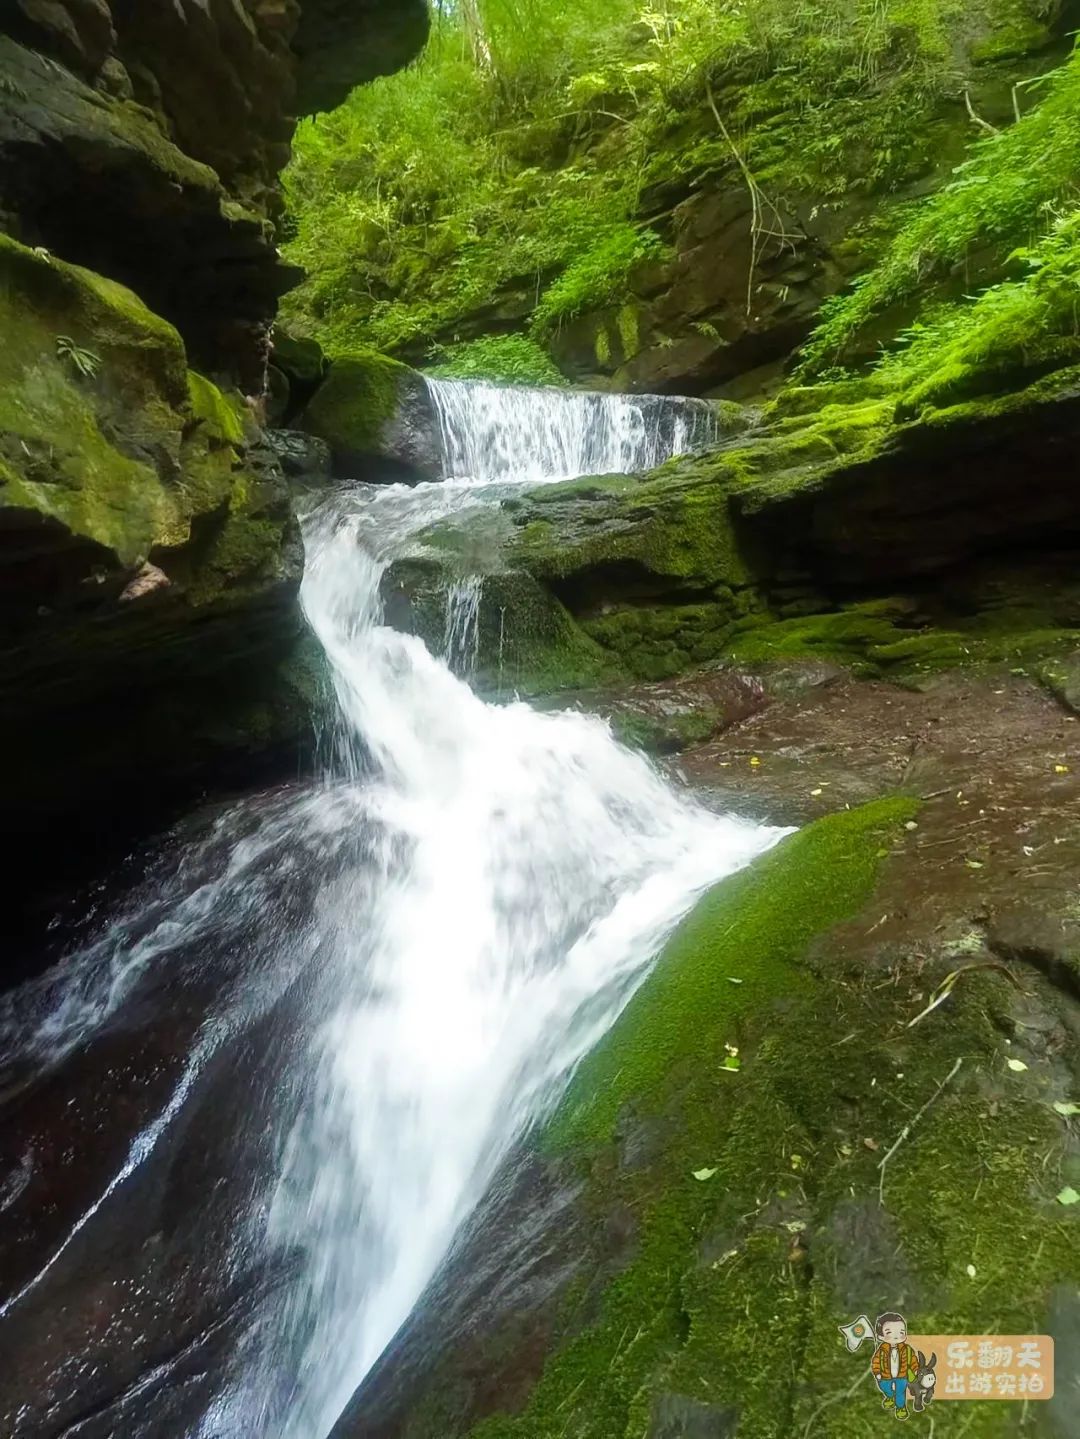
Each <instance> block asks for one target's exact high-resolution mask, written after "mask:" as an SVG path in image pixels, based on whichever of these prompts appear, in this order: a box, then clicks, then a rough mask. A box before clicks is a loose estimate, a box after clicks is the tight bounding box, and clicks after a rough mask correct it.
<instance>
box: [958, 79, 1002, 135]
mask: <svg viewBox="0 0 1080 1439" xmlns="http://www.w3.org/2000/svg"><path fill="white" fill-rule="evenodd" d="M964 109H965V110H966V111H967V112H968V116H969V117H970V119H971V120H972V121H974V123H975V124H976V125H978V127H979V129H980V130H985V131H986V132H987V134H988V135H996V134H997V133H998V128H997V126H996V125H991V123H990V121H989V120H984V119H983V117H982V116H981V115H977V114H976V113H975V106H974V105H973V104H972V103H971V92H970V91H968V90H965V91H964Z"/></svg>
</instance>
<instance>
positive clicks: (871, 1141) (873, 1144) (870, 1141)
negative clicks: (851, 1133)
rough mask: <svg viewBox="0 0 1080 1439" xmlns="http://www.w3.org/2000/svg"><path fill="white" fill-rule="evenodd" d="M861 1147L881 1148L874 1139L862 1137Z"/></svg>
mask: <svg viewBox="0 0 1080 1439" xmlns="http://www.w3.org/2000/svg"><path fill="white" fill-rule="evenodd" d="M863 1147H864V1148H866V1149H874V1150H877V1149H880V1148H881V1145H880V1144H878V1142H877V1140H876V1139H864V1140H863Z"/></svg>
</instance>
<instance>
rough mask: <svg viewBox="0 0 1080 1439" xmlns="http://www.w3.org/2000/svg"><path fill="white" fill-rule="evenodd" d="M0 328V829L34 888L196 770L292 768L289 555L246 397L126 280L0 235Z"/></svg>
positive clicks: (298, 721)
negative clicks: (137, 783)
mask: <svg viewBox="0 0 1080 1439" xmlns="http://www.w3.org/2000/svg"><path fill="white" fill-rule="evenodd" d="M0 327H2V329H3V334H4V344H3V346H2V347H0V701H2V705H0V707H2V711H3V726H2V733H0V740H2V743H3V745H4V748H5V753H7V754H8V755H9V756H12V757H17V761H16V762H12V763H11V764H9V766H8V770H7V776H6V780H5V807H4V819H3V832H4V835H5V837H6V838H7V839H8V840H9V841H10V843H11V845H12V846H13V853H14V854H15V860H14V873H15V874H16V875H22V874H23V872H24V870H25V871H26V872H28V873H30V874H34V873H41V874H45V873H47V876H48V882H49V883H50V884H55V883H57V882H59V880H60V877H61V876H62V874H63V873H64V871H65V867H66V863H67V859H68V858H69V857H70V855H71V854H72V853H73V852H76V851H78V850H79V849H80V848H82V850H83V852H84V854H85V853H89V854H94V853H95V852H96V851H98V850H99V849H101V850H104V849H105V848H107V847H108V846H107V840H108V837H109V836H110V835H112V834H114V833H115V834H117V835H121V834H123V833H124V832H125V829H126V832H127V833H128V835H129V836H130V835H133V834H137V833H138V832H139V829H140V826H142V827H143V832H145V830H146V829H147V828H151V827H152V826H153V824H154V820H155V817H156V818H160V817H161V815H162V813H167V812H168V809H169V806H170V805H171V804H172V803H173V802H175V800H176V799H178V798H179V797H181V796H184V795H187V796H191V795H192V794H197V793H198V792H199V789H200V787H201V786H202V785H205V784H208V783H214V782H218V783H227V782H229V779H230V777H232V779H233V782H235V780H236V779H237V778H239V777H240V776H242V775H243V774H244V772H245V771H248V772H252V771H254V770H257V769H259V767H260V766H261V765H263V764H265V763H267V762H268V761H269V760H271V758H273V757H276V759H277V762H280V761H281V759H282V758H283V757H285V756H287V757H288V760H287V762H288V761H291V767H292V768H295V765H296V763H297V760H298V758H299V755H300V753H301V750H302V749H303V748H304V747H305V746H306V744H307V742H308V736H309V734H310V717H309V710H310V704H311V700H312V695H313V691H314V687H315V685H314V680H313V678H312V674H311V669H310V665H309V662H308V661H307V660H306V659H304V658H303V657H302V655H301V652H300V651H299V650H298V649H297V644H298V641H299V639H300V636H301V633H302V627H301V621H300V616H299V611H298V606H297V604H296V594H297V587H298V584H299V579H300V573H301V567H302V549H301V544H300V536H299V529H298V526H297V522H296V518H295V516H294V514H293V511H292V505H291V498H290V491H289V486H288V484H287V482H286V480H285V477H284V475H283V474H282V471H281V469H280V467H279V466H278V464H277V462H276V459H275V457H274V455H273V454H272V453H271V452H269V451H268V450H267V449H266V448H265V447H264V446H263V445H261V444H260V442H259V432H258V431H257V429H256V428H255V426H254V424H253V422H252V419H251V416H250V413H249V411H248V409H247V407H246V406H245V405H244V404H243V402H242V401H241V400H240V399H239V397H238V396H235V395H233V396H231V397H229V396H226V395H224V394H223V393H222V392H221V391H219V390H218V389H217V388H216V387H215V386H214V385H213V384H211V383H210V381H208V380H206V379H205V378H204V377H202V376H201V375H199V374H197V373H196V372H194V371H191V370H189V369H188V367H187V363H186V356H185V353H184V346H183V344H182V342H181V339H180V336H179V335H178V334H177V332H176V331H175V330H174V329H173V328H172V327H171V326H170V325H168V324H167V323H166V322H165V321H164V320H162V319H160V318H159V317H158V316H156V315H154V314H152V313H151V312H150V311H149V310H148V309H146V307H145V306H144V305H142V304H141V302H140V301H139V300H138V299H137V298H136V296H135V295H133V294H132V293H131V292H130V291H128V290H125V289H124V288H123V287H122V286H120V285H118V284H116V283H115V282H113V281H109V280H105V279H103V278H102V277H101V276H99V275H95V274H93V273H91V272H89V271H85V270H81V269H79V268H77V267H75V266H72V265H67V264H65V263H63V262H62V261H59V260H56V259H49V258H48V257H45V256H42V255H38V254H35V253H34V252H32V251H30V250H27V249H25V248H24V247H22V246H20V245H17V244H16V243H15V242H14V241H11V240H7V239H4V238H3V237H0ZM134 774H141V775H146V774H152V775H153V777H154V783H153V786H152V788H151V790H150V791H149V792H147V793H143V794H141V795H140V797H139V801H138V803H133V804H130V805H122V804H117V803H116V796H117V794H118V793H119V792H120V790H121V789H122V788H123V785H124V783H125V781H128V782H129V781H130V778H131V776H132V775H134ZM155 806H159V807H160V808H158V809H156V810H155ZM76 815H77V816H78V818H77V821H76V820H75V818H74V817H75V816H76ZM43 846H44V848H43ZM45 853H47V854H48V864H45V863H43V858H42V857H43V854H45ZM16 882H18V881H16Z"/></svg>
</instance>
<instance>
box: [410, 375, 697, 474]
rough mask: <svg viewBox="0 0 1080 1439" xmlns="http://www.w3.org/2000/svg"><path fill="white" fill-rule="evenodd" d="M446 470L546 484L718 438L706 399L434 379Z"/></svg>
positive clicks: (626, 469)
mask: <svg viewBox="0 0 1080 1439" xmlns="http://www.w3.org/2000/svg"><path fill="white" fill-rule="evenodd" d="M428 386H429V389H430V392H431V397H432V400H433V402H434V405H435V409H436V413H437V415H438V421H439V429H440V436H441V441H442V451H443V459H444V464H445V472H446V474H447V475H449V476H452V477H453V478H454V479H458V480H472V481H474V482H476V483H478V484H493V483H498V482H512V483H515V484H541V483H543V482H544V481H550V480H561V479H570V478H572V477H573V476H576V475H603V474H628V473H634V472H635V471H638V470H650V469H653V468H654V467H655V466H656V465H659V464H662V463H663V462H664V461H665V460H668V459H671V458H672V456H674V455H681V454H686V453H688V452H689V451H691V450H695V449H699V448H701V447H702V446H704V445H707V444H709V443H710V442H711V441H713V440H715V439H716V437H717V435H718V432H719V424H718V421H717V417H716V411H715V409H714V407H713V406H712V405H710V404H709V403H708V402H707V401H705V400H692V399H683V398H681V397H676V396H668V395H613V394H601V393H599V392H590V391H583V390H556V389H527V388H525V387H522V386H507V385H489V384H485V383H483V382H476V381H466V380H429V381H428Z"/></svg>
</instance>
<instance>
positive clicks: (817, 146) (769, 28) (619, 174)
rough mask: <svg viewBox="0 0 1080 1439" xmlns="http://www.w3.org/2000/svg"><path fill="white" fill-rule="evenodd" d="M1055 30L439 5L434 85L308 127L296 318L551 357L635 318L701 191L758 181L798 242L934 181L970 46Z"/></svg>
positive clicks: (794, 14)
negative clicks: (939, 126) (488, 312)
mask: <svg viewBox="0 0 1080 1439" xmlns="http://www.w3.org/2000/svg"><path fill="white" fill-rule="evenodd" d="M1040 14H1041V9H1040V3H1039V0H975V3H974V4H961V3H960V0H814V3H810V0H754V3H753V4H747V3H745V0H576V3H575V4H574V5H572V6H570V5H566V4H564V3H562V0H528V3H526V4H515V3H512V0H470V3H469V4H468V5H459V4H454V5H450V4H446V5H444V6H440V7H439V14H438V16H437V18H436V24H435V26H434V30H433V36H432V40H431V42H430V44H429V47H428V49H427V51H426V53H425V54H424V56H423V57H422V58H421V60H420V61H419V62H418V63H417V64H416V65H414V66H413V67H411V68H410V69H409V70H407V71H405V72H403V73H401V74H398V75H394V76H390V77H387V78H385V79H383V80H379V81H377V82H375V83H374V84H372V85H367V86H364V87H363V88H362V89H360V90H358V91H357V92H356V93H355V94H354V95H353V96H352V97H351V98H350V99H349V101H348V102H347V103H346V104H345V105H344V106H342V107H341V109H340V110H338V111H336V112H335V113H333V114H331V115H326V116H322V117H320V118H319V119H317V120H314V121H309V122H305V123H304V124H303V125H302V126H301V128H300V130H299V132H298V134H297V138H296V145H295V160H294V163H293V165H292V167H291V170H290V172H289V175H288V178H287V189H288V200H289V205H290V212H291V214H290V223H291V227H292V234H293V238H292V240H291V242H290V244H289V246H288V254H289V258H290V259H291V260H293V261H295V262H298V263H299V264H301V265H303V266H304V267H305V268H306V269H307V270H308V272H309V278H308V280H307V281H306V282H305V283H304V284H303V285H302V286H301V288H300V289H299V290H298V291H297V292H295V294H294V295H293V296H291V297H288V298H287V300H286V304H285V313H286V315H287V316H288V315H290V314H291V315H292V316H293V317H295V318H302V319H303V321H304V323H305V325H306V326H308V327H310V328H311V329H312V330H314V332H315V333H316V334H317V336H318V338H319V339H320V340H321V341H322V342H323V343H324V344H326V345H327V346H328V347H330V348H339V349H342V348H344V349H348V348H353V347H355V346H356V345H357V344H374V345H376V346H378V347H379V348H381V349H383V350H390V351H395V352H402V351H404V352H405V353H407V354H408V355H409V357H410V358H412V359H413V360H414V361H416V360H422V359H423V358H424V357H425V356H426V355H428V354H429V353H430V351H431V349H432V346H433V345H435V346H442V347H445V346H448V345H453V344H455V343H456V342H457V341H458V340H459V338H460V335H459V333H458V326H459V322H460V321H462V320H463V319H464V318H465V317H467V316H469V315H472V314H475V313H476V312H477V311H482V310H485V309H487V308H488V307H490V306H491V305H492V304H493V303H495V304H497V305H500V306H506V307H507V308H506V311H505V313H506V315H507V316H512V317H514V318H517V317H518V316H526V315H528V314H529V313H530V312H531V311H533V310H535V312H536V313H535V317H534V320H533V323H532V327H531V328H532V333H533V336H534V338H536V339H537V340H539V341H543V340H545V339H547V338H549V337H550V336H551V334H552V333H553V332H554V331H556V330H557V329H558V327H559V325H560V324H561V323H562V322H564V321H565V320H566V319H568V318H571V317H572V316H573V315H575V314H578V313H581V312H583V311H584V310H586V309H588V308H591V307H593V306H598V305H599V306H603V305H606V304H609V303H613V302H616V303H617V302H618V301H619V300H621V299H622V298H623V297H624V296H625V294H626V289H627V283H628V281H629V280H630V278H631V275H632V271H633V268H634V266H635V264H637V263H638V261H639V260H640V259H642V258H644V257H647V256H648V255H652V254H656V253H658V252H659V249H660V246H661V242H662V239H664V238H667V236H668V233H669V227H670V221H669V220H668V215H669V214H670V210H671V207H672V205H673V204H675V203H677V202H678V200H679V199H681V198H682V197H683V196H685V194H687V193H688V192H689V191H690V190H691V189H693V188H694V187H695V186H696V185H699V184H701V183H703V182H706V181H708V182H710V183H712V182H714V181H715V178H716V177H717V176H719V177H721V178H722V179H727V178H730V179H733V180H735V181H736V182H737V183H739V184H742V183H743V182H744V179H745V176H746V175H747V174H752V175H753V176H754V177H755V179H756V180H757V181H758V182H759V183H760V184H761V185H762V186H764V187H765V191H766V194H767V196H768V200H769V201H771V202H773V203H774V204H776V205H777V206H779V208H778V209H777V211H776V213H775V214H773V215H770V222H769V228H771V229H783V228H784V219H783V215H784V214H785V213H786V207H785V202H786V201H787V200H788V199H792V200H794V199H795V198H810V199H811V201H812V203H813V204H816V205H821V204H829V203H832V202H833V201H834V200H835V199H837V198H839V197H841V196H844V195H846V194H847V193H849V192H851V191H862V192H867V193H873V192H883V191H884V192H887V191H889V190H891V189H894V188H895V187H897V186H898V185H900V184H903V183H906V182H908V181H910V180H911V179H913V178H914V177H916V176H919V175H922V174H924V173H926V172H928V171H929V170H930V169H931V168H932V167H933V166H934V165H935V164H936V163H939V148H940V142H939V136H938V135H937V134H936V133H935V131H934V128H933V123H934V120H935V117H936V116H937V115H938V114H939V113H940V108H941V104H942V100H943V98H944V97H947V96H951V97H954V98H955V99H956V100H958V99H959V95H960V93H961V85H962V73H963V71H962V68H961V67H962V66H963V65H965V64H967V63H968V61H967V57H968V56H969V55H970V51H971V48H972V47H973V46H975V45H981V46H984V47H986V46H989V47H990V50H992V51H995V53H996V52H997V51H1000V49H1001V46H1003V45H1004V46H1005V48H1006V50H1007V49H1008V45H1009V44H1015V37H1016V35H1017V34H1019V33H1021V32H1023V33H1024V34H1026V35H1028V36H1029V38H1030V35H1031V34H1033V33H1037V32H1039V30H1040V26H1041V24H1042V21H1041V19H1040ZM1010 37H1011V38H1010ZM1006 42H1008V43H1006ZM995 47H996V49H995ZM714 107H715V108H714ZM718 120H719V121H720V123H719V124H718V123H717V121H718ZM744 167H746V168H745V169H744ZM499 318H500V319H502V318H503V315H500V316H499Z"/></svg>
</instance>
